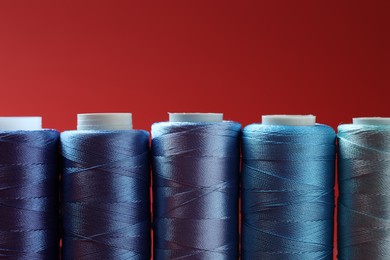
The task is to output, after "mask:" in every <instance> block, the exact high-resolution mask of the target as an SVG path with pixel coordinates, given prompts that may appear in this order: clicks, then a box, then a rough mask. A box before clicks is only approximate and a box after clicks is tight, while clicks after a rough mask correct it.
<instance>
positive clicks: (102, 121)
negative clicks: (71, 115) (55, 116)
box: [77, 113, 133, 130]
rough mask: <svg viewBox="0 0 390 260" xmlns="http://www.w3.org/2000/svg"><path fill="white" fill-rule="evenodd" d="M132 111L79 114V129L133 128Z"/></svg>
mask: <svg viewBox="0 0 390 260" xmlns="http://www.w3.org/2000/svg"><path fill="white" fill-rule="evenodd" d="M131 129H133V120H132V114H131V113H91V114H77V130H131Z"/></svg>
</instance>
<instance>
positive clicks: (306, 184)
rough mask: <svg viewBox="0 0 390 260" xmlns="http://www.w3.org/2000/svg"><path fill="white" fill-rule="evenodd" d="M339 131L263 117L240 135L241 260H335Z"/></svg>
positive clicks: (309, 121)
mask: <svg viewBox="0 0 390 260" xmlns="http://www.w3.org/2000/svg"><path fill="white" fill-rule="evenodd" d="M335 137H336V135H335V133H334V131H333V130H332V129H331V128H330V127H328V126H324V125H319V124H315V116H312V115H308V116H287V115H283V116H279V115H272V116H263V124H251V125H248V126H247V127H245V128H244V130H243V134H242V174H241V178H242V182H241V190H242V223H241V227H242V243H241V248H242V256H241V257H242V259H243V260H246V259H248V260H249V259H332V251H333V222H334V221H333V213H334V195H333V187H334V162H335Z"/></svg>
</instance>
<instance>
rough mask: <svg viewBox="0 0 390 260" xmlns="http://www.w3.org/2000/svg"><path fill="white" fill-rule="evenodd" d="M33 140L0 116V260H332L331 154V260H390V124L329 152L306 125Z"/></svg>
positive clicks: (293, 121)
mask: <svg viewBox="0 0 390 260" xmlns="http://www.w3.org/2000/svg"><path fill="white" fill-rule="evenodd" d="M40 128H41V122H40V118H34V117H31V118H23V117H20V118H0V130H1V131H0V258H8V259H59V258H60V255H61V259H150V258H151V251H153V258H154V259H212V260H214V259H238V258H239V257H241V259H332V252H333V241H334V214H335V212H334V198H335V197H334V184H335V159H336V151H338V170H339V171H338V185H339V192H340V196H339V199H338V203H339V204H338V205H339V207H338V252H339V259H389V258H390V224H389V223H390V206H389V205H390V118H357V119H354V122H353V124H347V125H340V126H339V128H338V138H337V139H338V146H336V134H335V132H334V131H333V129H332V128H331V127H328V126H325V125H321V124H316V123H315V117H314V116H263V120H262V123H261V124H252V125H249V126H247V127H245V128H244V129H243V130H242V129H241V125H240V124H238V123H235V122H232V121H223V119H222V114H170V120H169V122H161V123H155V124H153V126H152V139H151V140H152V141H151V146H150V136H149V134H148V132H146V131H142V130H132V121H131V114H80V115H78V127H77V128H78V130H75V131H65V132H63V133H61V134H60V133H59V132H57V131H55V130H48V129H40ZM337 147H338V149H337ZM240 154H241V156H240ZM241 157H242V160H241ZM150 169H152V175H151V174H150ZM151 182H152V194H153V195H152V196H153V209H151V207H150V205H151V195H150V194H151V192H150V187H151ZM240 198H241V200H240ZM240 201H241V202H240ZM240 203H241V217H240V210H239V208H240V206H239V204H240ZM151 211H153V221H152V214H151ZM151 230H153V250H151V247H152V246H151V245H152V242H151V240H152V239H151V238H152V236H151ZM240 233H241V235H240ZM60 240H61V241H62V246H61V249H60ZM240 241H241V243H240ZM239 245H240V246H239ZM60 251H61V253H60ZM240 252H241V253H240Z"/></svg>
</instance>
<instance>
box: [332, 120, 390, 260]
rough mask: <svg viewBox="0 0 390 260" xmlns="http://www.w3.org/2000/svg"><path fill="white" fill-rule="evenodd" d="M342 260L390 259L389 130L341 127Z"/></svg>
mask: <svg viewBox="0 0 390 260" xmlns="http://www.w3.org/2000/svg"><path fill="white" fill-rule="evenodd" d="M338 140H339V194H340V195H339V200H338V205H339V213H338V230H339V233H338V253H339V259H390V126H385V125H382V126H374V125H340V126H339V128H338Z"/></svg>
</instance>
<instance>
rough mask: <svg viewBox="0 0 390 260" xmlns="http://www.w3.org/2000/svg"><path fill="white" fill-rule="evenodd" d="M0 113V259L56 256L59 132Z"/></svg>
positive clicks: (33, 120)
mask: <svg viewBox="0 0 390 260" xmlns="http://www.w3.org/2000/svg"><path fill="white" fill-rule="evenodd" d="M41 124H42V119H41V117H0V166H1V167H0V179H1V181H0V258H7V259H8V258H9V259H57V258H58V256H59V255H58V252H59V233H58V217H59V215H58V210H59V205H58V204H59V203H58V178H59V174H58V170H57V166H58V165H57V145H58V139H59V133H58V132H57V131H55V130H43V129H42V126H41Z"/></svg>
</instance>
